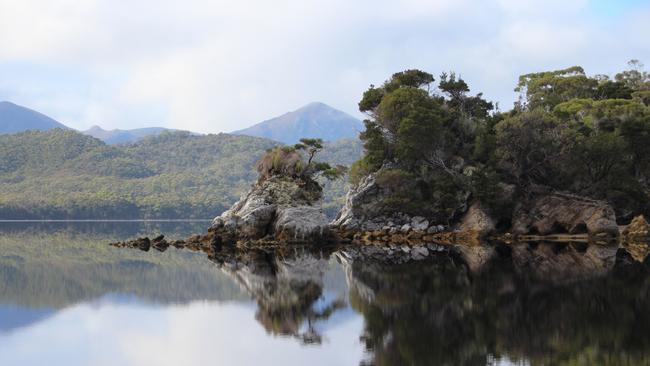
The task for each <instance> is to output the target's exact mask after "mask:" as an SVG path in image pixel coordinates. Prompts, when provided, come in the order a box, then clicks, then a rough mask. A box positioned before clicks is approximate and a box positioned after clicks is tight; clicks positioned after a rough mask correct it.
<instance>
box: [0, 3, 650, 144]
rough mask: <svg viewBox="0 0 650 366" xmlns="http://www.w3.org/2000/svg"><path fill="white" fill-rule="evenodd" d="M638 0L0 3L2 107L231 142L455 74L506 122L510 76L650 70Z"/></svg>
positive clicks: (646, 25) (648, 9)
mask: <svg viewBox="0 0 650 366" xmlns="http://www.w3.org/2000/svg"><path fill="white" fill-rule="evenodd" d="M648 19H650V0H643V1H641V0H627V1H626V0H544V1H542V0H539V1H532V0H399V1H398V0H323V1H321V0H273V1H268V0H182V1H180V0H129V1H123V0H122V1H120V0H20V1H16V0H0V100H9V101H12V102H14V103H17V104H21V105H24V106H27V107H30V108H33V109H36V110H38V111H40V112H42V113H45V114H47V115H49V116H51V117H53V118H55V119H57V120H59V121H60V122H62V123H64V124H66V125H68V126H70V127H73V128H77V129H87V128H89V127H90V126H92V125H100V126H102V127H103V128H106V129H112V128H122V129H129V128H137V127H150V126H162V127H168V128H177V129H185V130H191V131H195V132H202V133H218V132H228V131H233V130H237V129H240V128H244V127H247V126H250V125H252V124H254V123H257V122H260V121H262V120H265V119H269V118H271V117H274V116H277V115H280V114H283V113H285V112H287V111H291V110H295V109H297V108H299V107H301V106H302V105H305V104H307V103H310V102H313V101H320V102H324V103H327V104H329V105H331V106H333V107H335V108H337V109H340V110H343V111H345V112H347V113H350V114H352V115H354V116H357V117H360V118H361V117H363V116H362V115H361V114H360V113H359V112H358V110H357V103H358V101H359V99H360V97H361V95H362V93H363V91H364V90H365V89H367V88H368V86H369V85H370V84H375V85H378V84H381V83H382V82H383V81H384V80H386V79H387V78H389V77H390V75H391V74H393V73H395V72H398V71H401V70H405V69H410V68H419V69H422V70H425V71H428V72H430V73H432V74H434V75H439V74H440V73H441V72H443V71H455V72H456V73H458V74H460V75H461V76H462V77H463V79H465V81H466V82H467V83H468V84H469V85H470V88H471V89H472V93H478V92H483V94H484V96H485V97H486V98H487V99H489V100H492V101H495V102H498V103H499V105H500V108H501V110H508V109H510V108H511V107H512V103H513V101H514V100H515V99H516V97H517V95H516V93H515V92H514V91H513V88H514V86H515V84H516V81H517V77H518V76H519V75H520V74H525V73H529V72H535V71H543V70H555V69H559V68H565V67H569V66H573V65H581V66H583V67H584V68H585V70H586V71H587V73H589V74H609V75H613V74H614V73H616V72H617V71H620V70H623V69H625V68H626V63H627V61H628V60H630V59H639V60H641V61H642V62H643V61H645V62H646V63H648V64H649V65H650V42H648V35H650V21H648Z"/></svg>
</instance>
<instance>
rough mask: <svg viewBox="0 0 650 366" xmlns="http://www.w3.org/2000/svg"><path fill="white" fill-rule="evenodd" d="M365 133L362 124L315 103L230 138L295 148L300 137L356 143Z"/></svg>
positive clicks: (325, 105)
mask: <svg viewBox="0 0 650 366" xmlns="http://www.w3.org/2000/svg"><path fill="white" fill-rule="evenodd" d="M364 129H365V128H364V125H363V123H362V122H361V121H360V120H358V119H356V118H354V117H352V116H350V115H349V114H347V113H344V112H341V111H339V110H337V109H334V108H332V107H330V106H328V105H327V104H324V103H319V102H314V103H310V104H307V105H306V106H304V107H302V108H300V109H298V110H295V111H293V112H289V113H285V114H283V115H281V116H279V117H276V118H272V119H269V120H266V121H264V122H260V123H258V124H256V125H254V126H251V127H249V128H246V129H243V130H239V131H235V132H233V134H236V135H248V136H256V137H265V138H268V139H272V140H275V141H280V142H282V143H285V144H295V143H296V142H298V141H299V140H300V139H301V138H303V137H315V138H321V139H323V140H325V141H337V140H340V139H345V138H352V139H356V138H357V137H358V135H359V132H361V131H363V130H364Z"/></svg>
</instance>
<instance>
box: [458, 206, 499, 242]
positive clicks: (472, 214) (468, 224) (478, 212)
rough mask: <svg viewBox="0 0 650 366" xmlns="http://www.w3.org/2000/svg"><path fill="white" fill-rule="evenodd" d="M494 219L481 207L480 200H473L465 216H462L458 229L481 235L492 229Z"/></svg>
mask: <svg viewBox="0 0 650 366" xmlns="http://www.w3.org/2000/svg"><path fill="white" fill-rule="evenodd" d="M494 228H495V222H494V219H493V218H492V217H491V216H490V215H489V214H488V212H487V211H486V210H484V209H483V207H481V204H480V202H474V203H473V204H472V205H471V206H470V207H469V209H468V210H467V212H466V213H465V216H463V218H462V220H461V222H460V225H459V227H458V229H459V230H460V231H461V232H467V233H472V234H475V235H476V236H479V237H482V236H485V235H487V234H489V233H491V232H492V231H494Z"/></svg>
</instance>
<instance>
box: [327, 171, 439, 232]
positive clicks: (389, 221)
mask: <svg viewBox="0 0 650 366" xmlns="http://www.w3.org/2000/svg"><path fill="white" fill-rule="evenodd" d="M382 169H384V168H382ZM380 172H381V171H380ZM380 172H377V173H372V174H369V175H368V176H366V177H364V178H363V179H362V180H361V181H360V182H359V184H357V185H356V186H354V187H352V188H351V189H350V190H349V191H348V193H347V195H346V197H345V205H344V206H343V208H341V211H339V214H338V215H337V217H336V219H335V220H334V221H333V222H332V224H331V226H333V227H336V228H337V229H338V230H342V231H356V232H376V231H385V232H387V233H390V234H391V235H392V234H395V233H401V234H405V235H406V234H409V233H413V232H420V233H422V234H433V233H438V232H440V231H442V230H444V229H445V228H444V226H443V225H441V224H440V223H437V222H434V220H433V219H431V218H426V217H423V216H417V215H416V216H413V215H409V214H406V213H404V212H400V211H398V210H395V209H393V208H392V207H391V206H390V203H387V202H390V198H391V197H392V196H393V195H395V192H394V191H393V189H391V188H390V187H384V186H382V185H380V184H379V183H378V182H377V174H378V173H380ZM400 189H401V190H407V191H408V190H411V189H412V190H413V191H415V190H416V187H415V186H414V187H401V188H400Z"/></svg>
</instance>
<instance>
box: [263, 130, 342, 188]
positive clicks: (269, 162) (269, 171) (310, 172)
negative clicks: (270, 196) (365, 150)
mask: <svg viewBox="0 0 650 366" xmlns="http://www.w3.org/2000/svg"><path fill="white" fill-rule="evenodd" d="M321 150H323V140H321V139H316V138H302V139H300V143H298V144H295V145H294V146H277V147H274V148H273V149H270V150H268V151H267V152H266V154H265V155H264V156H263V157H262V159H260V161H258V162H257V165H256V168H257V172H258V174H259V180H264V179H266V178H268V177H271V176H274V175H281V176H290V177H292V178H299V179H305V180H307V179H313V178H316V177H317V176H322V177H324V178H326V179H328V180H335V179H338V178H341V177H342V176H343V175H345V173H346V172H347V168H346V167H345V166H343V165H337V166H335V167H332V166H331V165H329V164H328V163H326V162H320V161H316V160H314V157H315V156H316V154H317V153H318V152H320V151H321ZM305 159H306V161H305Z"/></svg>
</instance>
